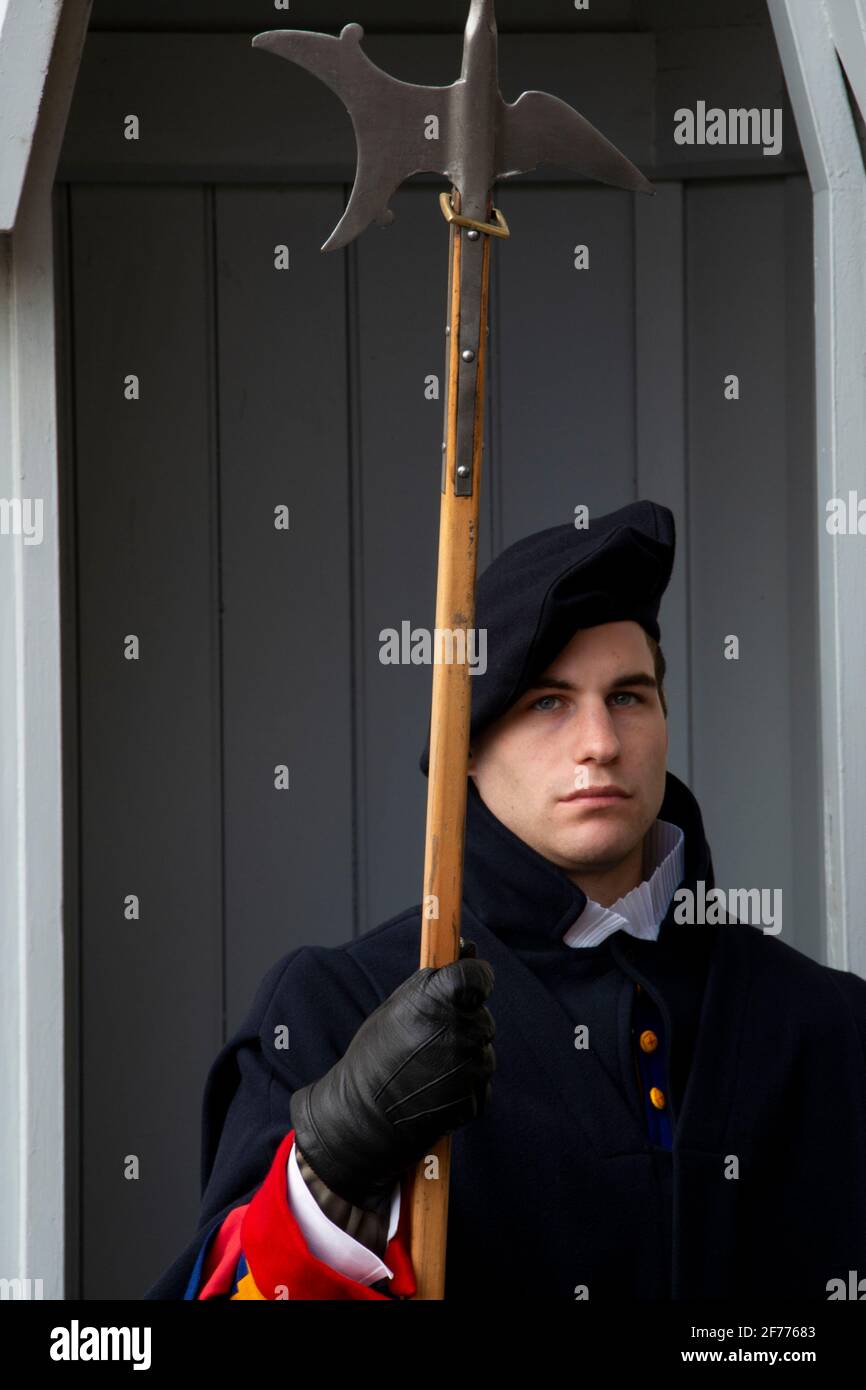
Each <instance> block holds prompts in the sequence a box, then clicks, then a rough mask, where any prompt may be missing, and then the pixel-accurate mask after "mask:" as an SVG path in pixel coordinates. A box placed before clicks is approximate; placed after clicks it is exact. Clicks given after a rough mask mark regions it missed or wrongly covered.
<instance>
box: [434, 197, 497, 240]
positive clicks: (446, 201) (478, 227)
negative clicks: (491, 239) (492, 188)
mask: <svg viewBox="0 0 866 1390" xmlns="http://www.w3.org/2000/svg"><path fill="white" fill-rule="evenodd" d="M439 206H440V208H441V209H442V215H443V217H444V218H445V221H446V222H456V224H457V226H458V227H472V228H474V230H475V231H476V232H487V234H488V235H489V236H501V237H506V236H511V232H510V231H509V230H508V223H507V222H506V220H505V218H504V217H503V216H502V213H501V212H500V211H499V209H498V208H493V209H492V212H493V216H494V217H495V218H496V221H495V222H477V221H476V220H475V218H474V217H463V215H462V214H461V213H459V212H455V211H454V209H453V207H452V206H451V194H450V193H448V192H442V193H440V194H439Z"/></svg>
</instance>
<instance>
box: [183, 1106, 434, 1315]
mask: <svg viewBox="0 0 866 1390" xmlns="http://www.w3.org/2000/svg"><path fill="white" fill-rule="evenodd" d="M294 1138H295V1132H294V1130H290V1131H289V1133H288V1134H287V1135H286V1137H285V1138H284V1139H283V1140H282V1142H281V1143H280V1145H279V1147H278V1149H277V1151H276V1153H275V1154H274V1158H273V1161H272V1163H271V1166H270V1168H269V1169H268V1173H267V1176H266V1178H265V1180H264V1182H263V1183H262V1185H261V1187H260V1188H258V1190H257V1191H256V1193H255V1194H254V1195H253V1197H252V1198H251V1199H250V1201H249V1202H245V1203H244V1204H243V1205H242V1206H238V1207H233V1208H232V1210H231V1211H230V1212H229V1213H228V1215H227V1216H225V1217H224V1219H223V1221H222V1222H221V1223H220V1224H218V1225H217V1226H215V1227H214V1228H212V1229H211V1231H209V1233H208V1235H207V1236H206V1237H205V1239H204V1240H203V1242H202V1246H201V1249H200V1250H199V1253H198V1257H197V1259H196V1262H195V1266H194V1268H193V1271H192V1275H191V1277H190V1281H189V1286H188V1288H187V1291H186V1293H185V1295H184V1297H185V1298H186V1299H214V1298H225V1299H231V1300H234V1299H262V1300H268V1299H274V1300H277V1299H302V1300H304V1299H305V1300H310V1299H316V1300H330V1299H364V1298H367V1299H380V1300H381V1299H394V1298H407V1297H410V1296H411V1295H412V1294H414V1293H415V1289H416V1284H415V1276H414V1273H413V1270H412V1261H411V1258H410V1254H409V1210H410V1203H409V1201H408V1200H407V1194H406V1192H405V1190H404V1192H403V1193H402V1195H401V1202H400V1220H399V1224H398V1227H397V1230H396V1232H395V1233H394V1235H393V1237H392V1239H391V1240H390V1241H389V1242H388V1246H387V1249H386V1250H385V1254H384V1256H383V1260H384V1262H385V1264H386V1265H387V1266H388V1268H389V1269H392V1270H393V1271H394V1277H393V1279H390V1280H389V1281H388V1292H387V1293H385V1292H380V1291H379V1290H377V1289H375V1288H371V1287H370V1286H369V1285H367V1284H361V1283H359V1282H358V1281H357V1280H355V1279H349V1278H348V1277H347V1276H346V1275H345V1274H340V1273H339V1272H338V1271H337V1270H335V1269H332V1268H331V1266H330V1265H327V1264H325V1263H323V1261H322V1260H319V1259H317V1258H316V1256H315V1255H313V1254H312V1253H311V1251H310V1250H309V1249H308V1247H307V1244H306V1241H305V1240H304V1237H303V1235H302V1233H301V1230H300V1227H299V1226H298V1223H297V1221H296V1219H295V1216H294V1214H293V1212H292V1209H291V1206H290V1205H289V1198H288V1185H287V1181H286V1165H287V1163H288V1158H289V1153H290V1151H291V1148H292V1144H293V1143H294Z"/></svg>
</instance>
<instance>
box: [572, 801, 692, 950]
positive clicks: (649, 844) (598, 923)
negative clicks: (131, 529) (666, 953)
mask: <svg viewBox="0 0 866 1390" xmlns="http://www.w3.org/2000/svg"><path fill="white" fill-rule="evenodd" d="M685 838H686V837H685V835H684V834H683V832H682V830H681V829H680V827H679V826H678V825H672V824H671V822H670V821H665V820H657V821H654V822H653V824H652V825H651V826H650V828H649V830H648V831H647V835H646V839H645V841H644V872H646V871H647V869H648V868H649V867H651V866H654V867H653V872H652V874H651V875H650V877H649V878H645V879H644V881H643V883H639V884H638V885H637V887H636V888H632V889H631V891H630V892H629V893H625V894H623V896H622V897H621V898H617V900H616V902H615V903H611V905H610V907H602V905H601V903H597V902H595V900H594V899H593V898H587V900H586V907H585V908H584V909H583V911H582V912H581V914H580V916H579V917H578V918H577V920H576V921H574V922H572V924H571V926H570V927H569V928H568V930H567V931H566V932H565V934H564V936H563V938H562V939H563V942H564V943H565V945H566V946H598V945H599V944H600V943H601V942H602V941H604V940H605V938H606V937H608V936H611V935H612V933H613V932H615V931H626V932H628V933H629V934H630V935H631V936H638V937H643V938H644V940H646V941H657V940H658V934H659V927H660V926H661V924H662V922H663V921H664V918H665V914H666V913H667V910H668V907H669V906H670V901H671V898H672V897H673V895H674V891H675V890H676V888H678V886H679V885H680V883H681V882H682V878H683V862H684V859H685V849H684V845H685Z"/></svg>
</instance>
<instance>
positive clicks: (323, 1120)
mask: <svg viewBox="0 0 866 1390" xmlns="http://www.w3.org/2000/svg"><path fill="white" fill-rule="evenodd" d="M468 945H469V947H471V949H472V952H473V954H474V945H472V943H468ZM492 988H493V967H492V966H491V965H490V964H489V962H488V961H485V960H477V959H472V958H470V957H469V954H468V950H467V952H466V954H463V953H461V958H460V960H456V961H453V962H452V963H451V964H450V965H443V966H440V967H439V968H438V969H434V968H433V967H431V966H426V967H425V968H424V969H423V970H416V972H415V974H414V975H410V976H409V978H408V980H404V982H403V983H402V984H401V985H399V986H398V987H397V989H395V990H394V992H393V994H391V995H389V996H388V998H387V999H386V1000H385V1001H384V1003H382V1004H380V1005H379V1007H378V1009H376V1010H374V1012H373V1013H371V1014H370V1016H369V1018H366V1019H365V1020H364V1022H363V1023H362V1024H361V1027H360V1028H359V1029H358V1031H357V1033H356V1034H355V1036H354V1038H353V1039H352V1041H351V1042H350V1044H349V1046H348V1047H347V1049H346V1051H345V1053H344V1055H343V1056H342V1057H341V1058H340V1060H339V1062H336V1063H335V1064H334V1066H333V1067H331V1070H330V1071H329V1072H326V1073H325V1075H324V1076H322V1077H321V1078H320V1079H319V1080H318V1081H313V1082H311V1083H310V1084H309V1085H308V1086H302V1087H300V1088H299V1089H298V1090H297V1091H295V1092H294V1094H293V1095H292V1099H291V1102H290V1106H291V1116H292V1124H293V1126H294V1130H295V1142H296V1144H297V1146H298V1148H299V1149H300V1150H301V1151H302V1152H303V1154H304V1156H305V1158H306V1159H307V1160H308V1161H309V1163H310V1164H311V1165H312V1167H313V1169H314V1170H315V1172H316V1173H317V1174H318V1175H319V1177H320V1178H321V1179H322V1180H323V1181H324V1182H325V1183H326V1184H327V1185H328V1187H329V1188H331V1190H332V1191H333V1192H336V1193H338V1194H339V1195H340V1196H341V1197H344V1198H345V1199H346V1200H347V1201H349V1202H351V1203H352V1204H353V1205H354V1206H359V1207H363V1208H365V1209H366V1210H368V1211H371V1210H373V1209H374V1208H375V1207H377V1206H378V1205H379V1204H380V1203H381V1202H382V1201H383V1199H384V1198H385V1197H387V1196H388V1194H390V1192H391V1191H392V1189H393V1187H394V1183H395V1182H396V1181H397V1180H398V1179H399V1178H400V1177H401V1175H402V1174H403V1172H404V1171H405V1169H407V1168H408V1167H410V1166H411V1165H412V1164H414V1163H416V1162H417V1161H418V1159H420V1158H421V1157H422V1156H423V1155H424V1154H425V1153H427V1152H428V1150H429V1149H430V1148H431V1146H432V1145H433V1144H434V1143H435V1142H436V1140H437V1139H439V1138H441V1136H442V1135H444V1134H452V1133H453V1132H454V1130H455V1129H458V1128H459V1127H460V1125H463V1124H466V1122H467V1121H468V1120H472V1119H474V1118H475V1117H476V1116H477V1115H480V1114H481V1113H482V1111H483V1109H484V1107H485V1105H486V1104H487V1102H488V1100H489V1098H490V1092H491V1086H492V1083H491V1079H490V1078H491V1077H492V1074H493V1071H494V1068H495V1066H496V1061H495V1056H494V1052H493V1047H492V1046H491V1043H492V1039H493V1036H494V1032H495V1025H494V1022H493V1018H492V1015H491V1014H490V1012H489V1010H488V1009H487V1008H485V1006H484V1000H485V999H486V998H487V996H488V995H489V993H490V991H491V989H492Z"/></svg>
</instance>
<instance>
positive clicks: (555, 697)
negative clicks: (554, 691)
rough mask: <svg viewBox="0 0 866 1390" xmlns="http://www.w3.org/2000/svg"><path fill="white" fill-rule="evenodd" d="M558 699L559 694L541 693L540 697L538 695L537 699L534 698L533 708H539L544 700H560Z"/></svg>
mask: <svg viewBox="0 0 866 1390" xmlns="http://www.w3.org/2000/svg"><path fill="white" fill-rule="evenodd" d="M558 699H559V696H558V695H539V697H538V699H537V700H533V702H532V708H533V709H538V706H539V705H540V704H541V702H542V700H558ZM542 713H543V711H542Z"/></svg>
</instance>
